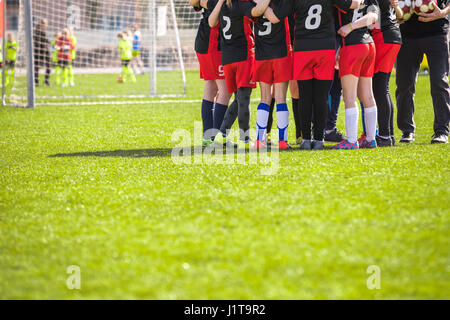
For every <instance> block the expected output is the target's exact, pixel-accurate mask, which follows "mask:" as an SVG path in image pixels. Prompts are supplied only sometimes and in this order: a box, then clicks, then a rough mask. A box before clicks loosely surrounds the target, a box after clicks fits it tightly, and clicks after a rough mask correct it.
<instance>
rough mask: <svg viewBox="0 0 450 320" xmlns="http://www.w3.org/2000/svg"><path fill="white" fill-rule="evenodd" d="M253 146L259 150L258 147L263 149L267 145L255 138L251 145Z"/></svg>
mask: <svg viewBox="0 0 450 320" xmlns="http://www.w3.org/2000/svg"><path fill="white" fill-rule="evenodd" d="M253 148H254V149H257V150H260V149H265V148H267V147H266V144H265V143H264V141H261V140H256V141H255V144H254V145H253Z"/></svg>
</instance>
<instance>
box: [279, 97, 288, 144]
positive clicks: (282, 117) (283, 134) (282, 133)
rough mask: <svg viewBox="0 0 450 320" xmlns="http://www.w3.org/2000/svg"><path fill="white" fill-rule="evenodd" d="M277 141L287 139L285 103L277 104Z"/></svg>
mask: <svg viewBox="0 0 450 320" xmlns="http://www.w3.org/2000/svg"><path fill="white" fill-rule="evenodd" d="M277 126H278V141H287V134H288V126H289V110H288V107H287V104H286V103H282V104H277Z"/></svg>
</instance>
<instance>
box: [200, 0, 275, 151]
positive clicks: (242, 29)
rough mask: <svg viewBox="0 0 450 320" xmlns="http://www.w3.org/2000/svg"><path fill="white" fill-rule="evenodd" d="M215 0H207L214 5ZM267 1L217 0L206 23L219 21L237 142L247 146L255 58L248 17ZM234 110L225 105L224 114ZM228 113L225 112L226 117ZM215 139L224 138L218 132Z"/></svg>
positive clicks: (243, 146)
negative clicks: (235, 110)
mask: <svg viewBox="0 0 450 320" xmlns="http://www.w3.org/2000/svg"><path fill="white" fill-rule="evenodd" d="M214 2H216V0H209V1H208V8H209V7H212V5H211V6H210V3H211V4H213V3H214ZM269 2H270V0H258V2H257V3H255V2H252V1H242V0H226V3H225V0H217V2H216V4H215V6H214V10H213V11H212V12H211V15H210V16H209V19H208V20H209V26H210V27H214V26H215V25H216V24H217V22H220V32H221V38H220V40H221V42H220V44H221V49H222V65H223V69H224V73H225V80H226V84H227V88H228V92H229V93H234V94H235V97H236V100H237V105H238V122H239V129H240V139H239V144H240V147H242V148H248V147H249V144H250V138H249V132H248V131H249V128H250V95H251V92H252V88H255V87H256V85H255V83H254V82H253V81H252V71H253V64H254V61H255V51H254V41H253V34H252V24H251V19H252V18H254V17H259V16H261V15H263V14H264V12H265V10H266V9H267V7H268V5H269ZM231 112H233V109H232V108H231V106H230V108H228V110H227V113H231ZM226 117H227V115H225V118H226ZM215 139H218V140H220V139H222V142H223V141H224V140H225V141H224V142H226V137H224V136H223V134H222V133H218V134H217V136H216V138H215Z"/></svg>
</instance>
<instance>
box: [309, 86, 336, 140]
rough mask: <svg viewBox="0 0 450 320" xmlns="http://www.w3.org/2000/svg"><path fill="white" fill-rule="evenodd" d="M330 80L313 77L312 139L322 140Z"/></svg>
mask: <svg viewBox="0 0 450 320" xmlns="http://www.w3.org/2000/svg"><path fill="white" fill-rule="evenodd" d="M331 82H332V81H331V80H317V79H313V118H314V140H317V141H322V140H323V135H324V131H325V126H326V123H327V115H328V93H329V92H330V87H331Z"/></svg>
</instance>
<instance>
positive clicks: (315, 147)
mask: <svg viewBox="0 0 450 320" xmlns="http://www.w3.org/2000/svg"><path fill="white" fill-rule="evenodd" d="M312 150H323V141H318V140H313V142H312Z"/></svg>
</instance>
